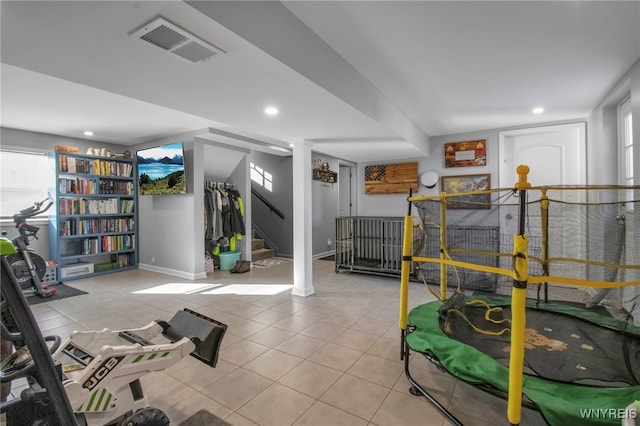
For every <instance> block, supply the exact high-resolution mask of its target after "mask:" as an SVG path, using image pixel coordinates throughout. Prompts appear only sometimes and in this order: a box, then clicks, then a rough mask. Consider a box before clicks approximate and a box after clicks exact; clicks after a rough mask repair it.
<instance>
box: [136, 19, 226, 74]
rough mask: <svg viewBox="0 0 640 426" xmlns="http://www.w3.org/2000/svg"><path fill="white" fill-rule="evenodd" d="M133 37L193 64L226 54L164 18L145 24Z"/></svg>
mask: <svg viewBox="0 0 640 426" xmlns="http://www.w3.org/2000/svg"><path fill="white" fill-rule="evenodd" d="M132 35H133V36H134V37H138V38H139V39H140V40H144V41H146V42H149V43H151V44H153V45H155V46H158V47H160V48H162V49H164V50H166V51H168V52H171V53H174V54H176V55H178V56H180V57H181V58H183V59H186V60H188V61H189V62H193V63H196V62H202V61H206V60H208V59H211V58H212V57H213V56H215V55H218V54H221V53H226V52H225V51H224V50H222V49H220V48H218V47H215V46H214V45H212V44H209V43H207V42H206V41H204V40H202V39H200V38H198V37H196V36H194V35H193V34H191V33H189V32H188V31H186V30H184V29H182V28H180V27H179V26H177V25H176V24H174V23H172V22H169V21H168V20H166V19H164V18H162V17H158V18H155V19H154V20H152V21H151V22H148V23H146V24H144V25H143V26H142V27H140V28H139V29H138V30H136V31H134V32H133V33H132Z"/></svg>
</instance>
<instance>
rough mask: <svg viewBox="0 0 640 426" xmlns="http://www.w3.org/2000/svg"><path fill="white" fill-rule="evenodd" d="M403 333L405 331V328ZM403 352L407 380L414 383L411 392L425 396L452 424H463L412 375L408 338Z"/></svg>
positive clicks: (459, 425) (458, 425) (456, 425)
mask: <svg viewBox="0 0 640 426" xmlns="http://www.w3.org/2000/svg"><path fill="white" fill-rule="evenodd" d="M402 331H403V335H404V333H405V331H404V330H402ZM402 348H403V352H404V373H405V375H406V376H407V380H409V383H410V384H411V385H412V387H411V388H409V393H411V395H414V396H422V397H424V398H425V399H426V400H427V401H428V402H429V403H430V404H431V405H433V406H434V407H435V408H436V409H437V410H438V411H440V413H442V415H443V416H445V417H446V418H447V420H449V422H451V424H453V425H455V426H463V424H462V422H461V421H460V420H458V419H457V418H456V416H454V415H453V414H452V413H451V412H450V411H449V410H447V409H446V408H445V407H444V406H443V405H442V404H440V403H439V402H438V400H436V399H435V398H434V397H433V396H431V394H430V393H429V392H428V391H427V390H426V389H424V388H422V387H421V386H420V385H419V384H418V383H417V382H416V381H415V380H414V379H413V377H411V372H410V371H409V345H408V344H407V342H406V340H405V341H404V342H403V344H402Z"/></svg>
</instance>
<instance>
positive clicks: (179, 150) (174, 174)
mask: <svg viewBox="0 0 640 426" xmlns="http://www.w3.org/2000/svg"><path fill="white" fill-rule="evenodd" d="M136 156H137V158H138V185H139V190H140V191H139V194H140V195H166V194H186V193H187V181H186V179H185V174H184V148H183V146H182V142H175V143H171V144H167V145H162V146H157V147H153V148H145V149H141V150H138V152H137V155H136Z"/></svg>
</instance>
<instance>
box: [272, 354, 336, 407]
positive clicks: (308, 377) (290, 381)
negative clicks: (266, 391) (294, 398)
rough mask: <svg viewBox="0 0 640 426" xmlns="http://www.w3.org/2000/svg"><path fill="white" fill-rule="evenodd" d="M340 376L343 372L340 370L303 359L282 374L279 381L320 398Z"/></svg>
mask: <svg viewBox="0 0 640 426" xmlns="http://www.w3.org/2000/svg"><path fill="white" fill-rule="evenodd" d="M340 376H342V372H340V371H338V370H334V369H332V368H329V367H325V366H323V365H320V364H316V363H315V362H311V361H303V362H302V363H300V364H299V365H298V366H296V367H295V368H294V369H292V370H291V371H289V372H288V373H287V374H285V375H284V376H282V377H281V378H280V379H279V380H278V382H279V383H282V384H283V385H285V386H288V387H290V388H293V389H295V390H297V391H300V392H302V393H304V394H306V395H309V396H311V397H314V398H319V397H320V396H321V395H322V394H323V393H324V392H325V391H326V390H327V389H329V387H331V385H333V384H334V383H335V382H336V380H338V378H339V377H340Z"/></svg>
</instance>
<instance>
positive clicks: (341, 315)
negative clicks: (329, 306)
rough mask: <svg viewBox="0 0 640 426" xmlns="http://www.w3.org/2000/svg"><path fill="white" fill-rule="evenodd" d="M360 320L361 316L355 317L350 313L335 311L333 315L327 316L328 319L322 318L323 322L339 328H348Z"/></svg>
mask: <svg viewBox="0 0 640 426" xmlns="http://www.w3.org/2000/svg"><path fill="white" fill-rule="evenodd" d="M360 318H361V317H360V315H355V314H352V313H349V312H342V311H337V312H335V311H334V312H332V313H331V315H327V316H326V317H324V318H322V320H321V321H322V322H326V323H328V324H333V325H337V326H339V327H344V328H347V327H351V326H352V325H353V324H355V323H356V322H357V321H358V320H360Z"/></svg>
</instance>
